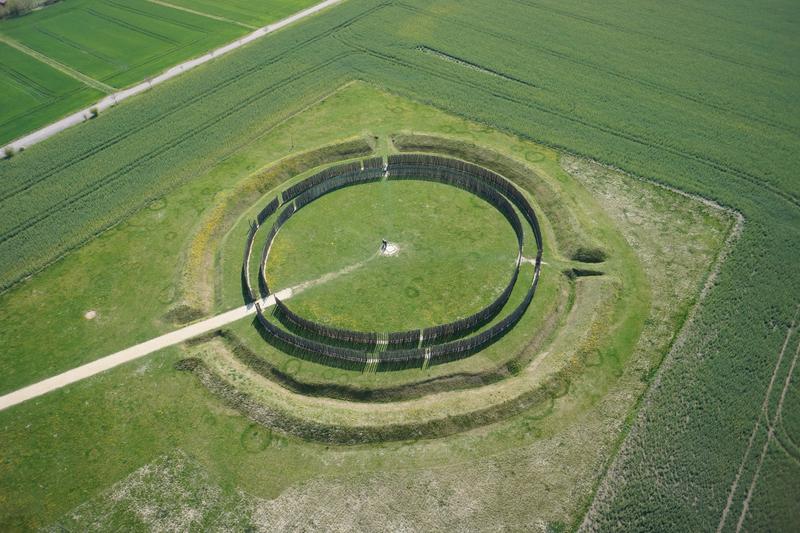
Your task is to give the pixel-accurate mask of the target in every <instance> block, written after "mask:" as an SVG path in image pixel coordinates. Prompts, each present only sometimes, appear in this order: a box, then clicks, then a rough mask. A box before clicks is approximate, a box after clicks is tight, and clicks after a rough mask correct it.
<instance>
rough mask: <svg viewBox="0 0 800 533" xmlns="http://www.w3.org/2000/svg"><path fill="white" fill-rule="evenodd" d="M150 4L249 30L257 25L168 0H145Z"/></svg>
mask: <svg viewBox="0 0 800 533" xmlns="http://www.w3.org/2000/svg"><path fill="white" fill-rule="evenodd" d="M147 1H148V2H150V3H151V4H158V5H160V6H164V7H170V8H172V9H177V10H179V11H185V12H187V13H192V14H193V15H200V16H201V17H207V18H210V19H214V20H219V21H220V22H227V23H228V24H236V25H237V26H241V27H243V28H247V29H249V30H255V29H257V28H258V26H251V25H249V24H245V23H244V22H239V21H236V20H233V19H227V18H225V17H219V16H217V15H210V14H208V13H203V12H202V11H195V10H194V9H189V8H188V7H181V6H176V5H175V4H170V3H168V2H161V1H160V0H147Z"/></svg>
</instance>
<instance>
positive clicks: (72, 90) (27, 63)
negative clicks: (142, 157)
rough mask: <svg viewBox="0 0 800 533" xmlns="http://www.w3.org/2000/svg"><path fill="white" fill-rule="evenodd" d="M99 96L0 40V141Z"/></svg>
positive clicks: (76, 81) (0, 26)
mask: <svg viewBox="0 0 800 533" xmlns="http://www.w3.org/2000/svg"><path fill="white" fill-rule="evenodd" d="M2 24H3V23H0V29H1V28H2V27H3V26H2ZM102 96H103V93H102V92H100V91H98V90H97V89H94V88H92V87H88V86H86V85H84V84H83V83H82V82H80V81H78V80H76V79H74V78H71V77H69V76H67V75H66V74H63V73H62V72H59V71H58V70H56V69H54V68H52V67H50V66H48V65H46V64H44V63H42V62H40V61H37V60H36V59H34V58H32V57H30V56H29V55H27V54H24V53H22V52H20V51H19V50H17V49H15V48H12V47H10V46H8V45H7V44H5V43H3V42H2V41H0V143H4V142H5V141H9V140H11V139H13V138H14V137H17V136H18V135H20V134H22V133H24V132H27V131H30V130H32V129H35V128H37V127H39V126H41V125H43V124H45V123H46V122H48V121H49V120H51V119H53V118H55V117H59V116H61V115H65V114H67V113H68V112H69V111H72V110H74V109H79V108H80V107H82V106H85V105H88V104H89V103H91V102H94V101H97V100H98V99H100V98H101V97H102Z"/></svg>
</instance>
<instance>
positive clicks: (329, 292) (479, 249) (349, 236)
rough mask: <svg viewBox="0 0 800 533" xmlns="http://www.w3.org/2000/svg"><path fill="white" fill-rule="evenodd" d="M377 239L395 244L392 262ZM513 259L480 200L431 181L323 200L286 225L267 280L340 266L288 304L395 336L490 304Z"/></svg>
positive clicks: (283, 284)
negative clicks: (383, 253)
mask: <svg viewBox="0 0 800 533" xmlns="http://www.w3.org/2000/svg"><path fill="white" fill-rule="evenodd" d="M382 238H386V239H388V240H389V241H391V242H392V243H396V244H397V246H398V247H399V251H398V253H397V255H396V256H393V257H383V256H380V255H379V254H378V251H379V248H380V244H381V239H382ZM516 260H517V242H516V238H515V236H514V232H513V230H512V229H511V227H510V226H509V224H508V222H507V221H506V219H505V218H504V217H503V216H502V215H501V214H500V213H499V212H498V211H497V210H496V209H494V208H493V207H492V206H491V205H489V204H488V203H486V202H485V201H483V200H481V199H480V198H478V197H476V196H474V195H472V194H470V193H468V192H466V191H462V190H460V189H456V188H454V187H451V186H449V185H443V184H439V183H428V182H421V181H401V182H390V181H383V182H380V183H373V184H367V185H360V186H357V187H350V188H347V189H342V190H340V191H336V192H334V193H331V194H329V195H326V196H324V197H322V198H320V199H318V200H317V201H315V202H314V203H313V204H312V205H310V206H309V207H307V208H304V209H303V210H301V211H299V212H298V214H297V215H295V216H293V217H292V218H291V219H289V222H287V223H286V225H285V226H284V227H283V228H281V231H280V233H279V234H278V237H277V238H276V239H275V242H274V244H273V246H272V248H271V250H270V256H269V260H268V265H269V268H268V270H267V279H268V280H269V282H270V287H272V288H273V289H272V290H273V291H275V292H277V291H279V290H281V289H284V288H288V287H294V286H296V285H300V284H302V283H304V282H309V281H312V282H313V281H314V280H317V279H319V278H321V277H323V276H325V275H326V274H331V273H337V272H341V271H343V270H344V271H346V272H347V273H343V274H342V275H340V276H339V277H337V278H335V279H332V280H331V281H329V282H326V283H322V284H320V285H318V286H316V287H310V288H308V289H307V290H304V291H303V292H302V293H300V294H299V295H298V296H297V297H294V298H292V301H291V302H288V303H289V305H290V306H291V309H292V310H293V311H295V312H297V313H300V314H301V315H302V316H304V317H306V318H308V319H310V320H314V321H317V322H322V323H324V324H328V325H335V326H336V327H340V328H347V329H354V330H357V331H387V332H388V331H403V330H410V329H414V328H426V327H430V326H435V325H438V324H445V323H447V322H452V321H455V320H457V319H459V318H464V317H466V316H468V315H471V314H473V313H475V312H477V311H478V310H479V309H481V308H483V307H485V306H487V305H489V303H491V302H492V301H493V300H494V299H495V298H497V297H498V296H499V295H500V293H501V292H502V291H503V289H504V288H505V287H506V285H507V284H508V281H509V279H510V278H511V273H512V272H513V269H514V264H515V262H516ZM359 265H361V266H359ZM350 269H353V270H350Z"/></svg>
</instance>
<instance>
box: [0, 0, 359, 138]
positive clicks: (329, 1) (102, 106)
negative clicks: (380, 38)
mask: <svg viewBox="0 0 800 533" xmlns="http://www.w3.org/2000/svg"><path fill="white" fill-rule="evenodd" d="M343 1H344V0H325V1H324V2H320V3H319V4H316V5H313V6H311V7H309V8H307V9H304V10H303V11H299V12H297V13H295V14H294V15H291V16H289V17H286V18H285V19H282V20H279V21H278V22H275V23H273V24H269V25H267V26H264V27H263V28H259V29H257V30H256V31H254V32H252V33H250V34H248V35H245V36H244V37H242V38H241V39H239V40H236V41H234V42H232V43H229V44H226V45H225V46H223V47H221V48H217V49H216V50H212V51H211V52H209V53H207V54H205V55H204V56H201V57H197V58H195V59H191V60H189V61H186V62H185V63H181V64H180V65H176V66H174V67H172V68H170V69H168V70H166V71H164V72H163V73H161V74H160V75H158V76H156V77H155V78H152V79H149V80H146V81H143V82H142V83H140V84H138V85H134V86H133V87H130V88H128V89H124V90H122V91H119V92H116V93H113V94H110V95H108V96H106V97H105V98H103V99H102V100H100V101H99V102H97V103H96V104H94V105H92V106H89V107H87V108H85V109H82V110H80V111H78V112H76V113H73V114H72V115H69V116H68V117H65V118H62V119H61V120H59V121H57V122H53V123H52V124H50V125H49V126H45V127H44V128H42V129H40V130H37V131H34V132H33V133H29V134H28V135H25V136H24V137H20V138H19V139H17V140H15V141H13V142H11V143H9V144H7V145H6V146H4V147H3V148H2V150H0V153H2V152H3V151H4V150H5V149H6V148H10V149H11V150H13V151H14V153H16V152H19V151H20V149H24V148H28V147H30V146H32V145H34V144H36V143H38V142H41V141H43V140H45V139H47V138H49V137H52V136H53V135H55V134H56V133H59V132H62V131H64V130H65V129H67V128H71V127H72V126H75V125H77V124H80V123H82V122H85V121H87V120H89V119H90V118H91V117H92V111H91V110H92V109H97V111H98V112H103V111H105V110H106V109H108V108H110V107H112V106H114V105H116V104H118V103H119V102H121V101H123V100H125V99H126V98H130V97H131V96H135V95H137V94H140V93H143V92H145V91H148V90H150V89H151V88H153V87H155V86H156V85H159V84H161V83H164V82H165V81H167V80H170V79H172V78H174V77H176V76H180V75H181V74H183V73H185V72H188V71H190V70H192V69H193V68H195V67H197V66H198V65H202V64H203V63H207V62H209V61H211V60H212V59H216V58H218V57H220V56H222V55H225V54H227V53H228V52H230V51H232V50H236V49H237V48H240V47H242V46H244V45H246V44H248V43H251V42H253V41H255V40H257V39H260V38H262V37H264V36H265V35H269V34H270V33H272V32H274V31H277V30H279V29H281V28H285V27H286V26H288V25H289V24H292V23H294V22H297V21H298V20H301V19H304V18H306V17H308V16H311V15H313V14H315V13H317V12H319V11H322V10H323V9H325V8H326V7H330V6H332V5H335V4H338V3H340V2H343Z"/></svg>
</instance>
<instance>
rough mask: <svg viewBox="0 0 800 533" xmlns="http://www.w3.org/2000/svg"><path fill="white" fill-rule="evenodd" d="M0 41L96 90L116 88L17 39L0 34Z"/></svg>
mask: <svg viewBox="0 0 800 533" xmlns="http://www.w3.org/2000/svg"><path fill="white" fill-rule="evenodd" d="M0 42H4V43H6V44H7V45H8V46H12V47H14V48H16V49H17V50H19V51H20V52H22V53H24V54H28V55H29V56H31V57H32V58H34V59H37V60H39V61H41V62H42V63H45V64H47V65H50V66H51V67H53V68H54V69H56V70H58V71H60V72H63V73H64V74H66V75H67V76H69V77H71V78H75V79H76V80H78V81H80V82H82V83H84V84H86V85H88V86H89V87H92V88H94V89H97V90H98V91H102V92H104V93H106V94H110V93H113V92H114V91H115V90H116V89H115V88H114V87H112V86H110V85H106V84H105V83H103V82H100V81H97V80H96V79H94V78H90V77H89V76H87V75H86V74H82V73H80V72H78V71H77V70H75V69H73V68H70V67H68V66H66V65H64V64H62V63H59V62H58V61H56V60H55V59H53V58H51V57H47V56H46V55H44V54H41V53H39V52H37V51H36V50H33V49H31V48H28V47H27V46H25V45H24V44H22V43H18V42H17V41H15V40H14V39H12V38H10V37H8V36H7V35H0Z"/></svg>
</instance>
